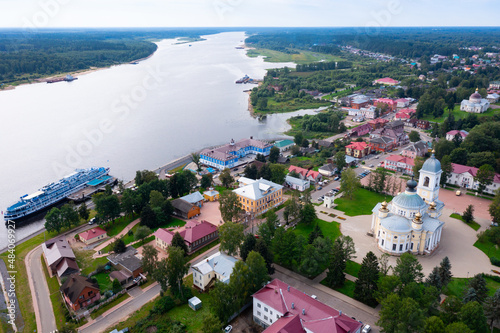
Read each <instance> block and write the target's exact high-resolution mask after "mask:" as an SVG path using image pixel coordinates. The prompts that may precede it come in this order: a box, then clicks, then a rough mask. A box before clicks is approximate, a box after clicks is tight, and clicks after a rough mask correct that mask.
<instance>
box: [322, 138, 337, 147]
mask: <svg viewBox="0 0 500 333" xmlns="http://www.w3.org/2000/svg"><path fill="white" fill-rule="evenodd" d="M318 146H320V147H326V148H331V147H334V146H335V144H334V143H333V142H332V141H327V140H319V141H318Z"/></svg>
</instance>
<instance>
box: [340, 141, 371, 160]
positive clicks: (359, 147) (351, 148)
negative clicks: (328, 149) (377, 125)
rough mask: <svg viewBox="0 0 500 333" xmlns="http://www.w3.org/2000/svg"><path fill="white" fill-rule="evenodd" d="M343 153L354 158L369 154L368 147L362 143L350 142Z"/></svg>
mask: <svg viewBox="0 0 500 333" xmlns="http://www.w3.org/2000/svg"><path fill="white" fill-rule="evenodd" d="M345 153H346V155H349V156H352V157H356V158H362V157H365V156H366V155H368V154H370V146H369V145H368V144H367V143H366V142H364V141H362V142H354V141H353V142H351V144H350V145H347V146H346V147H345Z"/></svg>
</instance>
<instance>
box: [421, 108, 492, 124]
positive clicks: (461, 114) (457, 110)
mask: <svg viewBox="0 0 500 333" xmlns="http://www.w3.org/2000/svg"><path fill="white" fill-rule="evenodd" d="M451 113H452V114H453V116H454V117H455V121H457V120H458V119H464V118H466V117H467V115H468V113H467V112H465V111H460V104H457V105H455V108H454V109H453V111H452V112H451ZM499 113H500V109H491V108H490V109H488V110H487V111H486V112H484V113H476V115H477V117H478V118H482V117H488V116H493V115H495V114H499ZM446 117H448V109H446V110H445V112H444V114H443V115H442V116H441V117H438V118H434V116H433V115H425V116H424V117H423V118H422V119H424V120H428V121H432V122H435V123H442V122H443V121H444V119H445V118H446Z"/></svg>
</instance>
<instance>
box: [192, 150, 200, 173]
mask: <svg viewBox="0 0 500 333" xmlns="http://www.w3.org/2000/svg"><path fill="white" fill-rule="evenodd" d="M191 159H192V160H193V162H194V164H196V168H197V169H196V171H198V172H200V171H201V162H200V154H198V153H191Z"/></svg>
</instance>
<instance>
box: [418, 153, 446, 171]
mask: <svg viewBox="0 0 500 333" xmlns="http://www.w3.org/2000/svg"><path fill="white" fill-rule="evenodd" d="M421 171H427V172H432V173H438V172H439V171H441V162H439V160H438V159H437V158H436V157H435V156H434V154H432V156H431V158H429V159H428V160H427V161H425V163H424V165H422V169H421Z"/></svg>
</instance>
